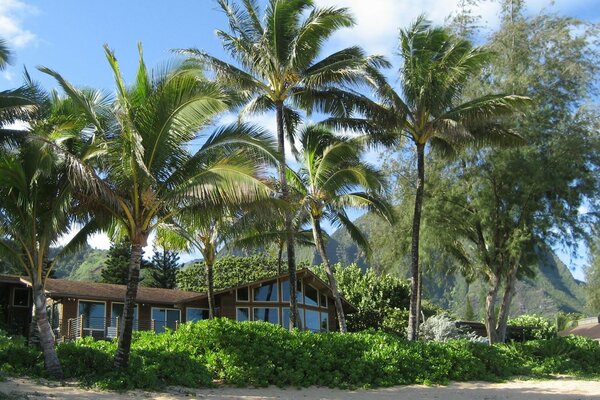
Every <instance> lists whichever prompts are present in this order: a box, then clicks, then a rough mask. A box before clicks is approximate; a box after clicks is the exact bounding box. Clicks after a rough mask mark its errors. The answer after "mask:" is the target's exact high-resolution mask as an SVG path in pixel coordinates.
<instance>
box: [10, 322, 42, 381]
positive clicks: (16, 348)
mask: <svg viewBox="0 0 600 400" xmlns="http://www.w3.org/2000/svg"><path fill="white" fill-rule="evenodd" d="M42 371H43V357H42V354H41V353H40V352H39V350H37V349H36V348H34V347H29V346H27V342H26V340H25V338H23V337H21V336H16V337H11V336H8V335H7V334H6V332H4V331H1V330H0V372H4V373H11V374H13V373H14V374H18V375H39V374H41V372H42Z"/></svg>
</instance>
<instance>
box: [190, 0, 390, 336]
mask: <svg viewBox="0 0 600 400" xmlns="http://www.w3.org/2000/svg"><path fill="white" fill-rule="evenodd" d="M217 1H218V4H219V6H220V8H221V9H222V11H223V12H224V13H225V15H226V16H227V18H228V20H229V32H225V31H221V30H219V31H217V35H218V36H219V38H220V39H221V41H222V44H223V47H224V48H225V50H227V51H228V52H229V53H230V55H231V56H232V58H233V59H234V60H236V61H237V62H238V63H239V66H240V67H239V68H238V67H236V66H234V65H232V64H229V63H227V62H225V61H222V60H220V59H218V58H215V57H212V56H210V55H209V54H207V53H205V52H202V51H199V50H197V49H187V50H181V52H182V53H184V54H187V55H189V56H190V57H191V58H192V60H196V61H200V62H201V63H202V64H203V65H204V66H206V67H207V68H209V69H210V70H212V71H213V72H214V73H215V75H216V77H217V78H218V80H219V81H221V82H223V83H224V84H226V85H228V86H229V87H231V88H233V89H235V90H236V91H237V93H238V94H239V95H240V99H239V101H240V103H241V104H245V106H244V107H243V109H242V113H241V114H242V115H244V114H247V113H264V112H268V111H271V112H272V111H275V118H276V122H277V145H278V151H279V155H280V158H281V159H282V162H281V164H280V165H279V169H278V174H279V180H280V184H281V198H282V199H283V200H284V201H285V200H287V199H288V197H289V192H288V185H287V181H286V175H285V172H286V165H285V139H286V134H287V138H288V140H290V141H291V142H293V132H294V130H295V126H296V125H297V124H298V123H299V121H300V119H301V117H300V114H299V113H298V112H297V111H296V110H295V109H294V107H296V108H301V109H306V110H310V109H313V108H316V109H318V110H320V111H324V112H329V111H330V110H331V109H332V108H334V107H335V106H336V105H337V103H336V100H337V99H338V98H339V97H340V95H341V94H343V93H344V91H343V90H341V89H340V88H344V86H345V85H355V84H357V83H360V82H364V81H365V79H366V76H365V71H366V70H367V69H368V68H370V67H377V66H381V65H385V64H386V63H385V62H384V60H382V59H381V58H379V57H366V56H365V54H364V52H363V51H362V50H361V49H360V48H358V47H350V48H347V49H343V50H340V51H338V52H336V53H333V54H331V55H328V56H326V57H324V58H321V59H318V57H319V56H320V53H321V49H322V47H323V44H324V43H325V41H326V40H327V39H328V38H329V37H330V36H331V35H332V34H333V33H335V32H336V31H337V30H339V29H340V28H343V27H350V26H352V25H354V20H353V18H352V16H351V15H350V13H349V11H348V10H347V9H345V8H333V7H331V8H329V7H328V8H317V7H316V6H315V2H314V1H313V0H269V1H268V3H267V5H266V8H265V10H264V13H263V15H262V17H261V10H260V7H259V5H258V1H257V0H241V3H242V4H241V5H240V4H237V3H233V2H230V1H229V0H217ZM285 227H286V231H287V239H286V242H287V261H288V270H289V279H290V288H291V289H290V290H291V291H292V293H291V296H290V309H291V313H290V314H291V318H290V324H291V325H292V327H294V326H296V316H297V307H296V296H295V291H296V262H295V247H294V244H295V240H294V234H293V216H292V215H291V213H286V214H285Z"/></svg>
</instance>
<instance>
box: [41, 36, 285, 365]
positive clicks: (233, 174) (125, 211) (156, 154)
mask: <svg viewBox="0 0 600 400" xmlns="http://www.w3.org/2000/svg"><path fill="white" fill-rule="evenodd" d="M139 50H140V51H139V53H140V56H139V67H138V70H137V74H136V78H135V81H134V83H133V84H132V85H131V86H130V87H126V86H125V83H124V81H123V78H122V75H121V72H120V70H119V65H118V62H117V59H116V58H115V55H114V53H113V52H112V51H111V50H110V49H109V48H108V47H107V46H105V53H106V57H107V59H108V62H109V64H110V66H111V68H112V71H113V74H114V78H115V82H116V93H117V99H116V102H115V104H114V106H113V117H114V118H113V120H112V121H111V123H102V121H100V120H99V119H98V118H97V113H96V110H94V109H93V108H92V107H89V106H88V103H86V102H85V101H84V99H82V98H81V95H80V94H81V92H80V91H79V90H77V89H76V88H74V87H73V86H72V85H71V84H69V83H68V82H67V81H66V80H65V79H64V78H63V77H61V76H60V75H59V74H58V73H56V72H54V71H52V70H49V69H43V71H44V72H46V73H49V74H50V75H52V76H54V77H55V78H56V79H57V80H58V82H59V83H60V84H61V86H62V87H63V89H64V90H65V91H66V92H67V93H68V94H69V95H70V96H71V97H72V98H73V99H75V101H77V102H78V104H80V106H81V107H82V108H83V109H84V110H85V111H86V113H87V115H88V116H89V119H90V121H91V124H92V126H93V130H94V134H95V135H97V136H99V137H100V138H101V142H102V143H103V146H104V148H103V150H102V152H99V153H98V154H99V155H100V154H101V155H102V159H101V160H99V162H98V168H99V169H100V171H101V173H96V170H94V169H92V168H91V167H90V164H89V163H87V162H79V161H78V160H76V159H74V158H73V157H71V156H70V155H68V154H64V156H65V158H66V159H68V160H69V162H70V164H71V173H72V175H73V176H74V177H76V178H77V180H78V181H79V182H81V185H82V186H81V190H82V191H83V192H84V193H85V194H86V195H87V198H88V199H89V201H90V204H93V209H94V210H97V213H98V214H99V215H100V214H108V215H109V216H110V217H111V221H112V222H111V231H112V232H115V231H121V232H123V233H124V234H125V235H126V236H128V238H129V240H130V241H131V260H130V265H129V279H128V283H127V289H126V295H125V306H124V313H123V328H122V330H121V332H120V334H119V345H118V349H117V353H116V355H115V366H116V367H125V366H127V364H128V362H129V352H130V347H131V335H132V328H133V317H134V306H135V301H136V296H137V289H138V282H139V274H140V261H141V253H142V248H143V247H144V246H146V245H147V242H148V237H149V236H150V234H151V233H152V232H154V231H155V230H156V229H157V227H159V226H161V224H164V223H165V222H167V221H169V220H171V219H172V218H174V217H176V216H177V215H178V213H179V212H180V211H181V210H182V209H183V208H184V207H186V206H190V205H194V204H199V203H203V204H211V205H212V204H222V203H230V204H235V203H238V202H244V201H247V200H248V199H256V198H259V197H261V196H268V194H269V189H268V187H267V186H265V185H264V184H263V183H262V180H261V179H259V176H260V175H261V173H262V172H263V164H262V163H261V161H262V160H261V158H263V157H257V156H256V152H254V153H252V154H250V153H248V152H244V151H242V150H241V148H242V147H244V146H245V147H247V148H253V149H261V150H264V149H268V148H270V146H271V142H270V141H269V140H267V137H268V136H267V133H266V132H264V131H261V130H257V129H253V128H248V127H245V126H241V125H240V126H239V127H238V129H229V130H222V131H218V132H216V133H214V134H211V135H210V136H209V135H207V134H205V133H204V132H203V133H202V134H201V136H200V137H198V133H197V132H198V131H199V130H200V128H202V127H203V126H205V125H206V124H207V123H208V122H209V121H210V119H211V118H212V117H214V116H215V115H216V114H217V113H219V112H221V111H223V110H225V109H226V108H227V106H228V96H227V94H226V93H225V92H224V91H223V90H222V89H221V87H220V86H218V85H216V84H215V83H212V82H209V81H207V80H205V79H204V78H203V77H202V76H200V75H199V74H198V71H197V70H191V69H187V68H171V69H166V70H163V71H156V72H155V73H154V74H151V73H150V72H149V71H148V70H147V69H146V66H145V63H144V61H143V57H142V51H141V46H140V49H139ZM207 136H208V137H207ZM194 139H199V140H201V141H203V143H202V145H201V146H200V147H199V149H198V150H197V151H196V152H192V151H191V149H192V148H193V146H197V145H198V144H195V143H193V142H192V140H194ZM268 152H269V150H265V151H263V152H262V153H261V154H262V155H263V156H264V155H265V154H268ZM273 154H274V150H273V151H272V152H271V155H273Z"/></svg>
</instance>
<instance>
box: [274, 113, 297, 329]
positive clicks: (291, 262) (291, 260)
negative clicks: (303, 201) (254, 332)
mask: <svg viewBox="0 0 600 400" xmlns="http://www.w3.org/2000/svg"><path fill="white" fill-rule="evenodd" d="M275 108H276V114H277V115H276V116H277V150H278V151H279V155H280V157H281V161H280V163H279V181H280V183H281V198H282V200H283V201H287V200H288V198H289V192H288V185H287V179H286V176H285V170H286V161H285V135H284V132H283V102H282V101H278V102H276V105H275ZM293 225H294V221H293V215H292V213H291V211H286V212H285V230H286V242H287V262H288V274H289V278H288V279H289V282H290V327H291V328H295V327H297V326H298V320H297V317H298V304H297V299H296V289H297V286H296V285H297V284H296V281H297V279H296V246H295V240H294V231H293V230H294V229H293V228H294V226H293Z"/></svg>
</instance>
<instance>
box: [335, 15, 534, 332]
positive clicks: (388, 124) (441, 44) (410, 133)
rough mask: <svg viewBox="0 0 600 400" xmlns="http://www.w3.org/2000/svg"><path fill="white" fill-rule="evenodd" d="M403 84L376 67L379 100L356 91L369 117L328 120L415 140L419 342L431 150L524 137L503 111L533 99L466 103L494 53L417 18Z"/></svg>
mask: <svg viewBox="0 0 600 400" xmlns="http://www.w3.org/2000/svg"><path fill="white" fill-rule="evenodd" d="M400 55H401V56H402V58H403V60H404V62H403V64H402V67H401V69H400V87H399V90H398V91H396V90H395V89H394V88H393V87H392V86H391V85H390V84H389V83H388V82H387V81H386V80H385V78H384V77H383V76H381V75H380V74H377V73H376V71H373V81H374V82H376V94H377V96H378V98H379V100H380V102H376V101H373V100H371V99H369V98H367V97H366V96H360V95H356V96H352V98H351V99H349V103H348V104H349V108H350V109H352V110H354V111H356V112H359V113H361V114H362V116H363V117H364V118H361V117H356V116H353V115H350V117H349V118H345V117H347V116H348V114H346V115H344V116H342V115H341V114H340V115H339V116H338V117H340V116H341V117H342V118H338V117H334V118H332V119H331V120H329V121H328V123H330V124H333V126H337V127H344V128H352V129H355V130H359V131H364V132H370V133H371V134H372V135H373V139H374V140H375V141H378V142H379V143H383V144H385V145H397V144H399V143H401V141H402V139H403V138H408V139H409V140H410V141H411V142H413V143H414V145H415V149H416V153H417V182H416V194H415V205H414V214H413V223H412V244H411V265H410V274H411V278H412V279H411V280H412V282H411V297H410V314H409V324H408V338H409V339H410V340H415V339H416V338H417V330H418V315H419V314H420V310H419V303H420V302H419V297H420V296H418V293H419V289H418V288H419V286H420V283H419V232H420V226H421V209H422V206H423V193H424V184H425V148H426V146H427V145H428V144H429V145H430V147H431V148H432V149H433V150H435V151H436V152H438V153H439V154H442V155H452V154H455V152H456V151H457V150H458V149H460V148H461V147H464V146H465V145H485V144H491V143H499V144H508V143H514V142H515V141H518V139H519V137H518V135H516V134H515V133H513V132H511V131H510V130H508V129H505V128H503V126H502V125H501V123H500V122H501V121H500V120H499V118H500V117H506V116H509V115H511V114H514V113H515V112H516V111H517V110H518V109H519V108H520V107H522V106H524V105H525V104H526V103H527V101H528V99H527V98H525V97H521V96H516V95H506V94H490V95H486V96H482V97H478V98H475V99H472V100H469V101H466V102H460V99H461V98H462V97H463V94H464V89H465V87H466V85H467V83H468V82H469V80H470V79H473V78H476V77H477V74H478V73H479V72H480V71H481V69H482V68H483V67H484V66H485V65H486V63H488V62H489V60H490V56H491V54H490V53H489V52H488V51H485V50H484V49H482V48H479V47H473V45H472V44H471V43H470V42H469V41H468V40H465V39H462V38H458V37H455V36H453V35H451V34H450V33H449V32H448V30H446V29H444V28H441V27H433V26H432V25H431V23H430V22H429V21H427V20H426V19H425V18H424V17H419V18H418V19H417V20H416V21H415V22H414V23H413V24H412V25H411V26H410V27H409V28H408V29H404V30H402V31H401V32H400Z"/></svg>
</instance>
